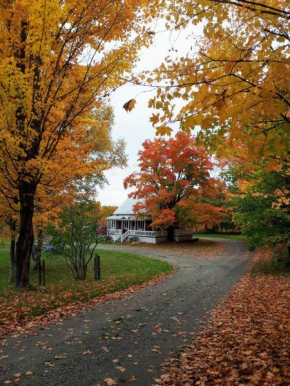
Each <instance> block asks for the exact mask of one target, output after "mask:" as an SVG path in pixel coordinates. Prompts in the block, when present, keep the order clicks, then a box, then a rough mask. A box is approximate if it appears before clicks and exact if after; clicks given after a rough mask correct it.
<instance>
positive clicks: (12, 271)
mask: <svg viewBox="0 0 290 386" xmlns="http://www.w3.org/2000/svg"><path fill="white" fill-rule="evenodd" d="M10 229H11V232H12V235H11V240H10V268H9V277H8V281H9V283H14V279H15V246H16V241H15V231H16V221H12V222H11V225H10Z"/></svg>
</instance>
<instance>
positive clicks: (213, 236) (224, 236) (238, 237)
mask: <svg viewBox="0 0 290 386" xmlns="http://www.w3.org/2000/svg"><path fill="white" fill-rule="evenodd" d="M192 237H193V238H194V237H200V238H202V237H209V238H211V239H234V240H246V237H245V236H243V235H227V234H216V233H194V234H193V235H192Z"/></svg>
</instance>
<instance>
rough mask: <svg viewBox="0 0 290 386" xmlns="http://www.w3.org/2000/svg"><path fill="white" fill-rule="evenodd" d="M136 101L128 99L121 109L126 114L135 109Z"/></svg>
mask: <svg viewBox="0 0 290 386" xmlns="http://www.w3.org/2000/svg"><path fill="white" fill-rule="evenodd" d="M135 104H136V100H135V99H130V100H129V101H128V102H126V103H125V104H124V105H123V109H125V110H126V111H127V113H128V112H130V111H132V110H133V109H134V107H135Z"/></svg>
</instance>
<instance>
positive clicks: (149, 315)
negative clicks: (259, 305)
mask: <svg viewBox="0 0 290 386" xmlns="http://www.w3.org/2000/svg"><path fill="white" fill-rule="evenodd" d="M199 243H200V244H199ZM199 245H204V247H205V248H200V246H199ZM100 248H104V249H112V250H122V251H127V252H131V253H138V254H142V255H144V256H149V257H154V258H157V259H161V260H164V261H167V262H169V263H171V264H173V265H174V266H175V268H176V269H175V272H174V274H173V275H172V276H171V277H170V278H168V279H166V280H164V281H163V282H161V283H159V284H157V285H153V286H148V287H145V288H143V289H142V290H140V291H138V292H135V293H130V294H128V295H126V296H124V297H122V298H121V299H116V300H112V301H110V302H107V303H105V304H102V305H98V306H96V307H95V308H94V309H93V310H89V311H87V312H85V313H80V314H78V315H77V316H76V317H74V318H72V317H69V318H67V319H63V320H59V321H58V322H57V323H55V324H52V325H49V326H44V327H39V328H37V329H35V332H34V335H26V336H22V335H20V336H19V337H15V338H12V337H10V338H8V339H7V343H6V345H4V346H3V347H1V350H0V382H1V384H4V382H5V381H11V384H15V383H14V380H15V379H18V378H19V379H20V382H19V385H21V386H22V385H29V386H34V385H45V386H57V385H58V386H74V385H76V386H82V385H84V386H95V385H106V384H112V385H113V384H122V383H126V384H133V385H144V386H147V385H152V384H154V383H155V382H154V379H155V378H157V377H158V375H159V373H160V368H161V365H162V362H163V361H164V359H165V358H167V357H168V356H169V355H170V353H171V352H174V351H178V350H179V347H180V346H181V345H186V344H187V343H188V344H189V343H190V341H191V337H192V334H193V330H194V329H197V328H200V327H201V326H203V324H204V323H206V319H207V315H208V312H209V311H210V310H212V308H213V307H214V306H215V305H216V304H217V303H218V302H219V301H220V299H222V298H223V297H224V296H225V295H226V293H227V292H228V291H229V290H230V289H231V287H232V286H233V285H235V284H236V283H237V282H238V280H239V279H240V277H241V276H242V275H243V274H244V273H245V272H246V270H247V269H248V267H249V265H250V263H251V261H252V257H253V252H249V251H247V247H246V244H245V243H244V242H242V241H238V240H224V239H208V240H205V241H199V242H198V243H196V244H195V243H192V244H191V245H188V247H187V248H185V249H184V248H182V247H181V246H180V247H176V246H173V244H172V246H171V245H170V244H169V245H167V246H166V247H165V246H164V247H162V246H150V247H149V246H148V247H143V246H142V247H138V246H135V247H126V246H117V245H104V246H100ZM206 251H207V252H206ZM207 255H208V256H210V257H209V258H208V257H207ZM15 374H16V375H17V376H18V378H17V377H15ZM20 374H21V375H20ZM6 384H8V383H6ZM16 384H18V383H16Z"/></svg>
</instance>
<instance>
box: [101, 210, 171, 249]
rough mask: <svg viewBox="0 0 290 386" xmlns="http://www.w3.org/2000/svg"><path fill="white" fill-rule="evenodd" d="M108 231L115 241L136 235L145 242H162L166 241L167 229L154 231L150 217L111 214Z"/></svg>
mask: <svg viewBox="0 0 290 386" xmlns="http://www.w3.org/2000/svg"><path fill="white" fill-rule="evenodd" d="M107 220H108V228H107V229H108V231H107V235H108V236H110V237H111V238H112V239H113V240H114V242H117V241H120V242H121V243H123V242H124V241H126V240H127V239H129V240H130V239H132V238H134V237H136V238H138V239H139V240H140V241H142V242H145V243H150V244H151V243H152V244H156V243H160V242H163V241H166V239H167V231H153V230H152V229H151V227H150V224H151V220H150V219H137V218H136V217H135V216H122V217H121V216H111V217H108V219H107Z"/></svg>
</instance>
